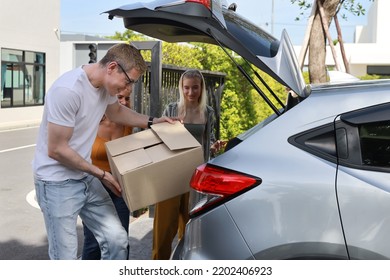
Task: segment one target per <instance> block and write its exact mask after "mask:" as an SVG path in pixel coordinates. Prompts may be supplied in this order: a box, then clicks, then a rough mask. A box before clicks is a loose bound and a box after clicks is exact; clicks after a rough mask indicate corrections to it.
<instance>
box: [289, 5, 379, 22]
mask: <svg viewBox="0 0 390 280" xmlns="http://www.w3.org/2000/svg"><path fill="white" fill-rule="evenodd" d="M290 1H291V3H292V4H297V5H298V6H299V8H300V10H301V13H300V16H302V15H303V14H304V12H305V11H306V10H308V9H310V8H311V7H312V3H313V1H312V0H290ZM369 1H372V2H373V1H375V0H369ZM341 10H343V11H345V12H349V13H350V14H352V15H355V16H361V15H365V13H366V9H365V8H364V7H363V6H362V4H361V3H360V2H359V1H358V0H340V4H339V8H338V11H341ZM341 17H342V18H343V19H345V20H347V16H346V14H345V13H343V14H341ZM296 20H300V17H296Z"/></svg>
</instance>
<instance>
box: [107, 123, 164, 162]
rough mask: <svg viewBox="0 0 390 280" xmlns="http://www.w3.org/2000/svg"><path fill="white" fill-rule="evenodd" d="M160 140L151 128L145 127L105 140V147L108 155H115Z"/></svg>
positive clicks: (154, 143) (150, 144) (156, 142)
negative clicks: (138, 130)
mask: <svg viewBox="0 0 390 280" xmlns="http://www.w3.org/2000/svg"><path fill="white" fill-rule="evenodd" d="M160 142H161V139H159V138H158V136H157V135H156V134H155V133H154V132H153V131H152V130H150V129H147V130H143V131H140V132H137V133H134V134H130V135H128V136H124V137H121V138H118V139H115V140H112V141H109V142H106V148H107V150H108V151H109V152H110V155H111V156H113V157H115V156H117V155H120V154H124V153H128V152H131V151H134V150H138V149H140V148H143V147H148V146H152V145H156V144H158V143H160Z"/></svg>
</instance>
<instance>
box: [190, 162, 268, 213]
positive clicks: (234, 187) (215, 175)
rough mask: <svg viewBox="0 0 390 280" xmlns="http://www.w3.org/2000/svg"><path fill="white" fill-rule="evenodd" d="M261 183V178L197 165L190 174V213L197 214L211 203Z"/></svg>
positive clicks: (223, 199)
mask: <svg viewBox="0 0 390 280" xmlns="http://www.w3.org/2000/svg"><path fill="white" fill-rule="evenodd" d="M260 183H261V180H260V179H258V178H254V177H252V176H249V175H246V174H242V173H238V172H235V171H232V170H227V169H222V168H220V167H216V166H213V165H210V164H206V163H205V164H203V165H201V166H199V167H198V168H197V169H196V170H195V171H194V174H193V175H192V178H191V181H190V186H191V188H192V189H193V190H194V191H192V192H191V199H190V215H191V216H193V215H195V214H199V213H200V212H203V210H205V209H209V208H210V206H211V205H214V206H215V204H217V203H221V202H225V201H226V200H227V199H230V198H233V197H235V196H237V195H239V194H241V193H243V192H245V191H247V190H249V189H251V188H253V187H255V186H257V185H258V184H260Z"/></svg>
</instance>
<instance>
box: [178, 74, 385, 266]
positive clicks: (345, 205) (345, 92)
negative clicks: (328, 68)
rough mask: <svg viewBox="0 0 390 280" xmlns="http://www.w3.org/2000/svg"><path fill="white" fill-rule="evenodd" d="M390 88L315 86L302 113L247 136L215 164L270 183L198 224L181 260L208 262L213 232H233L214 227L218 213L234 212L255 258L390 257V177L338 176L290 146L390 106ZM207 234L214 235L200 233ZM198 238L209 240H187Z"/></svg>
mask: <svg viewBox="0 0 390 280" xmlns="http://www.w3.org/2000/svg"><path fill="white" fill-rule="evenodd" d="M389 89H390V81H382V82H380V83H379V84H378V83H376V82H371V81H370V82H363V81H361V82H358V83H354V84H346V85H338V86H325V85H321V86H317V87H313V88H312V92H311V94H310V96H309V97H308V98H306V99H305V100H304V101H303V102H301V104H299V106H297V107H300V108H299V110H296V108H295V107H294V108H292V109H291V110H289V111H288V112H286V113H285V114H283V115H281V116H279V117H278V118H276V119H274V120H273V121H272V122H270V123H268V124H267V125H259V128H258V129H257V130H256V127H255V128H253V129H252V130H251V132H250V133H249V136H247V137H246V136H243V137H241V140H243V142H242V143H241V144H239V145H237V146H236V147H234V148H232V149H231V150H229V151H227V152H225V153H224V154H222V155H220V156H218V157H217V158H215V159H213V160H211V161H210V163H211V164H213V165H216V166H220V167H223V168H226V169H230V170H235V171H238V172H243V173H245V174H248V175H252V176H256V177H259V178H261V180H262V183H261V185H259V186H258V187H256V188H254V189H252V190H250V191H248V192H246V193H244V194H242V195H240V196H238V197H236V198H234V199H233V200H230V201H228V202H227V203H225V204H223V205H221V206H219V207H217V208H216V209H213V210H212V211H210V212H207V213H205V214H202V215H201V216H200V217H195V218H193V219H192V220H190V222H189V224H188V225H187V233H186V236H185V240H186V242H187V243H186V246H184V248H183V254H182V255H181V257H182V258H186V257H189V256H192V253H191V251H193V250H195V251H196V252H197V254H198V255H202V252H201V251H202V249H200V248H207V247H209V246H214V245H212V244H214V242H215V240H209V239H208V238H209V235H210V233H211V232H215V231H218V232H221V231H222V232H226V231H227V230H230V229H226V228H223V229H221V225H220V224H218V226H214V225H215V224H216V222H217V220H218V219H219V215H216V214H215V213H219V212H220V210H219V211H217V209H219V208H222V209H224V208H226V210H227V211H228V213H229V215H230V216H231V218H232V220H233V222H234V224H235V225H236V226H237V228H239V231H240V233H241V237H240V238H238V240H242V239H243V240H245V245H243V248H242V249H241V250H238V251H243V250H246V248H247V247H249V250H250V251H251V252H252V254H253V258H255V259H281V258H284V259H286V258H287V259H289V258H291V259H300V258H310V259H313V258H319V259H322V258H331V259H347V258H349V257H350V258H354V259H382V258H390V245H389V244H387V243H388V242H387V241H386V238H387V236H388V235H389V234H390V222H389V217H388V213H389V210H390V209H389V208H390V201H389V199H390V195H389V193H388V192H389V190H390V183H389V182H390V180H389V179H390V174H389V173H384V172H372V171H371V172H368V171H366V172H364V171H363V172H362V170H355V169H351V168H347V167H340V168H339V174H337V164H335V163H332V162H329V161H327V160H324V159H321V158H318V157H317V156H315V155H313V154H310V153H307V152H305V151H303V150H301V149H298V148H297V147H295V146H293V145H291V144H290V143H288V141H287V139H288V138H289V137H290V136H291V135H295V134H297V133H300V132H303V131H306V130H309V129H312V128H315V127H319V126H323V125H325V124H332V123H333V122H334V121H335V120H336V119H337V116H338V115H339V114H340V113H344V112H345V113H346V112H350V111H354V110H357V109H359V108H363V107H369V106H373V105H376V104H381V103H388V102H390V92H389ZM319 104H320V105H321V109H320V110H319V109H318V105H319ZM302 112H305V114H302ZM308 120H310V121H309V122H308ZM281 126H282V127H283V129H280V128H281ZM253 147H258V149H254V148H253ZM263 147H264V148H263ZM286 155H287V156H286ZM271 162H279V163H280V165H278V166H275V165H273V164H270V163H271ZM298 163H299V164H298ZM281 174H283V176H281ZM319 178H321V179H320V180H319ZM336 179H337V190H336V185H335V182H336ZM379 186H380V187H379ZM338 199H339V202H340V212H339V207H338ZM378 208H379V211H378ZM224 211H225V210H224ZM340 215H341V219H340ZM229 223H231V222H229ZM342 223H343V225H342ZM343 226H344V227H343ZM205 227H207V234H206V233H205V232H204V231H203V232H201V231H198V229H201V228H203V229H204V228H205ZM228 227H230V226H228ZM343 228H344V229H345V239H344V234H343ZM194 236H201V238H199V239H198V240H194V239H191V241H189V240H187V239H188V238H192V237H194ZM378 239H379V242H378ZM236 240H237V238H235V239H231V240H229V239H221V240H219V242H218V247H219V248H224V247H229V246H231V244H237V243H236ZM345 241H346V242H345ZM221 243H222V244H221ZM378 244H382V245H378ZM384 244H385V245H384ZM378 247H380V248H378ZM347 250H349V254H350V256H349V255H348V251H347ZM202 256H203V257H206V258H210V259H216V258H220V256H219V255H218V256H217V255H210V254H207V256H205V255H202ZM225 258H226V257H225ZM228 258H233V259H238V256H236V255H229V257H228Z"/></svg>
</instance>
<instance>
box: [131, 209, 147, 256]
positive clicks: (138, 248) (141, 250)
mask: <svg viewBox="0 0 390 280" xmlns="http://www.w3.org/2000/svg"><path fill="white" fill-rule="evenodd" d="M152 230H153V218H151V217H149V211H146V212H145V213H144V214H142V215H141V216H139V217H138V218H134V217H130V227H129V243H130V256H129V259H130V260H151V259H152V242H153V232H152Z"/></svg>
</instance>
